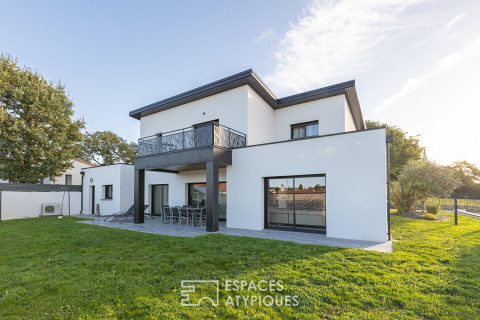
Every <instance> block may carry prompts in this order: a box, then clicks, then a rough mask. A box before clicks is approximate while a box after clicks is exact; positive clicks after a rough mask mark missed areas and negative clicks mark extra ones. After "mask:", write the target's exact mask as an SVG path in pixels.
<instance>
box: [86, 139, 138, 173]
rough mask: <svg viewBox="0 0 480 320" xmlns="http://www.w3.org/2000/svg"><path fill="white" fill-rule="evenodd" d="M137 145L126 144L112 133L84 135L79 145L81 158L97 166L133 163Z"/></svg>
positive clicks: (132, 143)
mask: <svg viewBox="0 0 480 320" xmlns="http://www.w3.org/2000/svg"><path fill="white" fill-rule="evenodd" d="M136 153H137V145H136V143H134V142H131V143H128V142H127V141H126V140H124V139H122V138H121V137H119V136H118V135H117V134H115V133H113V132H112V131H96V132H93V133H88V132H87V133H85V136H84V139H83V141H82V145H81V152H80V154H81V156H80V157H81V158H82V159H84V160H89V161H94V162H96V163H97V164H99V165H110V164H115V163H120V162H121V163H130V164H131V163H133V160H134V158H135V155H136Z"/></svg>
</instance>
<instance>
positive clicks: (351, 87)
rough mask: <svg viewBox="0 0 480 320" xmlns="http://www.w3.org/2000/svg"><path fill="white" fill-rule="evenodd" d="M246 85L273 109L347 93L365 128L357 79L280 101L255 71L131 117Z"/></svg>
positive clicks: (134, 112)
mask: <svg viewBox="0 0 480 320" xmlns="http://www.w3.org/2000/svg"><path fill="white" fill-rule="evenodd" d="M244 85H249V86H250V87H252V88H253V89H254V90H255V91H256V92H257V93H258V94H259V95H260V96H261V97H262V98H263V99H264V100H265V101H266V102H267V103H268V104H269V105H270V106H271V107H272V108H273V109H279V108H285V107H289V106H292V105H296V104H300V103H305V102H310V101H314V100H319V99H324V98H328V97H333V96H337V95H340V94H345V96H346V97H347V101H348V105H349V107H350V111H351V113H352V116H353V119H354V121H355V125H356V127H357V130H362V129H365V124H364V121H363V117H362V111H361V109H360V102H359V101H358V96H357V93H356V90H355V80H351V81H346V82H342V83H338V84H334V85H331V86H328V87H323V88H320V89H315V90H311V91H307V92H303V93H299V94H295V95H291V96H288V97H284V98H279V99H278V98H277V97H276V96H275V94H274V93H273V92H272V90H270V88H269V87H268V86H267V85H266V84H265V83H264V82H263V81H262V79H261V78H260V77H259V76H258V75H257V74H256V73H255V72H254V71H253V70H252V69H248V70H245V71H242V72H239V73H237V74H234V75H231V76H229V77H226V78H223V79H220V80H217V81H214V82H211V83H209V84H206V85H203V86H200V87H198V88H195V89H192V90H189V91H185V92H183V93H180V94H177V95H175V96H173V97H170V98H167V99H164V100H160V101H158V102H155V103H152V104H149V105H147V106H144V107H142V108H138V109H135V110H132V111H130V113H129V115H130V117H132V118H135V119H140V118H141V117H143V116H147V115H150V114H153V113H157V112H160V111H163V110H167V109H170V108H173V107H176V106H179V105H182V104H186V103H189V102H192V101H195V100H199V99H203V98H206V97H209V96H212V95H215V94H218V93H221V92H225V91H228V90H232V89H235V88H238V87H241V86H244Z"/></svg>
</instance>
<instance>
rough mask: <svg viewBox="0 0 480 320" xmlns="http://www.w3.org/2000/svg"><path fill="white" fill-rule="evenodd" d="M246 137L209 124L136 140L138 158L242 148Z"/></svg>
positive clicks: (220, 126) (214, 124)
mask: <svg viewBox="0 0 480 320" xmlns="http://www.w3.org/2000/svg"><path fill="white" fill-rule="evenodd" d="M246 144H247V136H246V135H245V134H244V133H241V132H239V131H237V130H234V129H231V128H229V127H226V126H223V125H220V124H218V123H216V122H210V123H207V124H204V125H200V126H196V127H189V128H184V129H180V130H175V131H169V132H165V133H159V134H156V135H153V136H149V137H144V138H140V139H138V156H140V157H142V156H150V155H155V154H162V153H168V152H174V151H181V150H187V149H195V148H201V147H207V146H214V145H215V146H219V147H223V148H228V149H233V148H238V147H244V146H245V145H246Z"/></svg>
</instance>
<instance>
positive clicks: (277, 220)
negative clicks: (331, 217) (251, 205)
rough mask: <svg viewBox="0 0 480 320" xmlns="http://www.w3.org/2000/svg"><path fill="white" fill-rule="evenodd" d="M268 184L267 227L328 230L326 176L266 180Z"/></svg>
mask: <svg viewBox="0 0 480 320" xmlns="http://www.w3.org/2000/svg"><path fill="white" fill-rule="evenodd" d="M265 184H266V195H265V201H266V205H265V208H266V215H265V218H266V227H270V228H284V229H290V230H299V231H308V230H325V228H326V219H325V218H326V207H325V200H326V197H325V195H326V185H325V175H309V176H290V177H274V178H266V179H265Z"/></svg>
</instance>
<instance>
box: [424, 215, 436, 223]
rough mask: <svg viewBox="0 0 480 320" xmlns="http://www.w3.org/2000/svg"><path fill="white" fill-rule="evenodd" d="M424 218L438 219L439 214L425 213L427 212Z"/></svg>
mask: <svg viewBox="0 0 480 320" xmlns="http://www.w3.org/2000/svg"><path fill="white" fill-rule="evenodd" d="M422 219H424V220H431V221H433V220H437V215H436V214H432V213H425V214H422Z"/></svg>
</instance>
